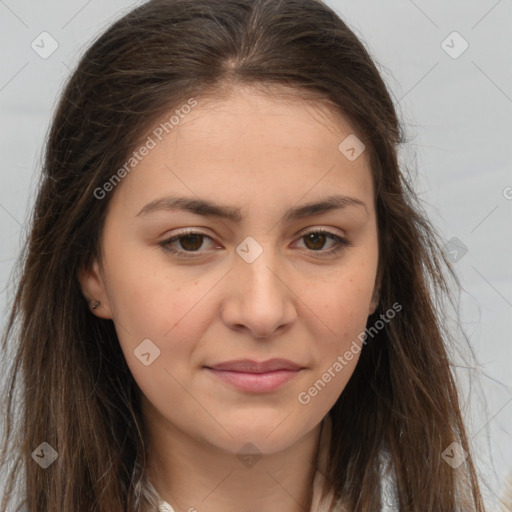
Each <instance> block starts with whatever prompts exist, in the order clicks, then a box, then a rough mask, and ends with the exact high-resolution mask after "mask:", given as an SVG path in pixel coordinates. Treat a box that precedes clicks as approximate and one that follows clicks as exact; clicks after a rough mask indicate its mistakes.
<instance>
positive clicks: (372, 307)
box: [368, 277, 381, 315]
mask: <svg viewBox="0 0 512 512" xmlns="http://www.w3.org/2000/svg"><path fill="white" fill-rule="evenodd" d="M380 284H381V283H380V277H378V278H377V279H376V283H375V287H374V288H373V295H372V300H371V301H370V307H369V308H368V313H369V314H370V315H373V313H375V311H376V309H377V307H378V305H379V301H380Z"/></svg>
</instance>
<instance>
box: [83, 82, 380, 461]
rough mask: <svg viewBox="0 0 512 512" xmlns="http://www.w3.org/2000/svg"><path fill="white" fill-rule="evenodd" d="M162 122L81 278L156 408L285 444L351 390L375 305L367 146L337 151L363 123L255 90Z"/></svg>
mask: <svg viewBox="0 0 512 512" xmlns="http://www.w3.org/2000/svg"><path fill="white" fill-rule="evenodd" d="M186 111H187V112H188V109H186ZM172 114H173V113H170V114H169V115H168V116H167V115H166V116H164V118H165V119H169V118H170V116H171V115H172ZM156 127H158V123H157V124H156V126H155V128H156ZM161 131H162V130H161V129H160V130H159V131H156V132H153V133H152V134H151V135H150V137H151V138H152V140H153V142H154V143H155V144H153V143H151V142H149V143H148V144H147V146H148V147H150V148H151V149H149V150H148V151H147V152H146V151H140V152H139V156H140V157H141V158H140V161H139V162H138V163H137V165H136V166H135V167H134V168H133V170H131V171H130V172H129V173H127V175H126V176H125V177H124V178H123V180H122V181H121V182H120V183H119V184H117V186H116V187H115V190H113V191H110V192H108V193H109V194H111V197H108V198H105V199H99V200H109V201H110V203H109V210H108V214H107V217H106V222H105V225H104V232H103V242H102V259H101V261H100V262H98V261H96V262H94V264H93V265H92V267H91V268H90V269H88V270H87V271H84V272H83V273H82V274H81V275H80V281H81V284H82V289H83V292H84V294H85V295H86V297H87V298H89V299H93V300H98V301H100V303H101V304H100V306H99V307H98V308H97V309H96V310H94V314H96V315H97V316H100V317H102V318H110V319H112V320H113V322H114V324H115V327H116V331H117V334H118V337H119V343H120V347H121V350H122V352H123V354H124V357H125V358H126V361H127V364H128V366H129V368H130V370H131V372H132V374H133V377H134V379H135V380H136V382H137V384H138V386H139V387H140V389H141V391H142V393H143V402H144V412H145V417H146V421H148V422H150V424H151V423H159V424H160V425H166V428H167V427H168V429H169V431H170V432H171V431H173V430H174V431H180V432H186V433H187V435H189V436H190V437H191V438H193V439H195V440H197V441H198V442H200V443H208V444H209V445H214V446H216V447H218V448H221V449H223V450H226V451H228V452H232V453H236V452H238V451H239V450H240V448H241V446H243V445H244V444H245V443H248V442H250V443H253V444H254V445H256V446H257V447H258V449H259V450H260V451H261V452H262V453H272V452H275V451H278V450H282V449H285V448H286V447H289V446H291V445H293V444H294V443H296V442H297V441H298V440H299V439H301V438H302V437H303V436H304V435H305V434H306V433H308V432H309V431H311V430H312V429H313V428H314V427H315V426H316V425H318V423H319V422H320V421H321V420H322V419H323V417H324V416H325V415H326V414H327V412H328V411H329V409H330V408H331V407H332V406H333V404H334V403H335V401H336V400H337V398H338V397H339V396H340V394H341V393H342V391H343V389H344V387H345V385H346V384H347V382H348V380H349V378H350V376H351V374H352V372H353V370H354V368H355V365H356V363H357V360H358V357H359V353H358V351H357V350H356V349H355V348H354V347H356V346H359V347H360V346H361V342H360V341H359V340H358V335H359V334H360V333H361V332H362V331H364V329H365V326H366V321H367V317H368V315H369V314H370V313H371V312H372V311H373V309H374V307H375V300H372V299H375V295H374V291H375V284H376V282H375V281H376V272H377V264H378V239H377V223H376V216H375V208H374V198H373V184H372V177H371V171H370V167H369V163H368V161H367V154H366V152H363V153H362V154H361V155H360V156H359V157H358V158H356V159H355V160H354V159H353V158H352V159H349V158H347V157H346V156H345V154H347V153H342V152H341V150H340V149H339V148H338V146H339V145H340V143H341V142H342V141H344V139H345V138H346V137H347V136H349V135H351V134H353V130H352V129H351V127H350V125H349V124H348V123H347V122H346V121H345V120H344V119H343V118H341V117H339V116H337V115H335V114H334V113H333V112H331V111H329V110H327V109H326V108H325V107H321V106H320V105H316V106H314V105H313V104H310V103H306V102H305V101H304V100H300V99H297V100H293V101H292V100H284V99H283V100H277V99H273V98H270V97H268V96H265V95H263V94H261V93H257V92H251V91H248V90H245V91H242V90H238V91H235V92H233V93H232V94H231V95H230V97H229V98H228V99H222V100H220V99H217V100H215V99H209V100H206V99H200V98H199V99H198V103H197V105H196V106H195V107H194V108H192V109H191V111H190V112H188V113H187V114H186V115H183V116H182V117H180V120H179V124H177V125H176V126H174V127H173V129H172V130H169V133H168V134H167V133H165V131H164V132H163V134H164V135H165V137H163V136H161V135H160V138H161V140H160V138H159V137H158V136H156V135H155V133H158V134H160V132H161ZM349 140H350V139H349ZM142 153H145V156H142V155H141V154H142ZM348 154H350V153H348ZM335 196H341V199H340V198H339V197H338V199H337V200H335V199H333V198H335ZM178 197H179V198H183V199H182V200H181V201H177V198H178ZM347 198H349V199H347ZM329 201H330V202H329ZM313 203H314V204H316V203H319V204H320V203H321V205H320V206H318V207H313V208H307V207H306V206H310V205H312V204H313ZM351 347H352V349H351ZM347 352H351V353H352V357H351V358H350V359H349V357H345V354H346V353H347ZM272 359H281V360H286V362H283V361H281V362H279V361H277V362H275V364H274V365H273V364H272V363H270V364H268V365H263V366H258V365H257V364H251V363H246V364H244V363H240V364H236V363H233V361H240V360H249V361H252V362H253V363H254V362H256V363H261V362H263V363H265V362H268V361H269V360H272ZM341 360H343V362H341ZM223 363H224V366H223ZM340 367H341V368H340ZM319 381H320V382H319ZM315 383H316V385H315Z"/></svg>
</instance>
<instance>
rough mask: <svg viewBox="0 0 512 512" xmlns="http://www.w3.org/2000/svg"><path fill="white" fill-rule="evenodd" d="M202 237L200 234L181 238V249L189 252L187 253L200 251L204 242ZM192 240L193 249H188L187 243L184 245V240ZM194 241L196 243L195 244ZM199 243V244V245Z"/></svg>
mask: <svg viewBox="0 0 512 512" xmlns="http://www.w3.org/2000/svg"><path fill="white" fill-rule="evenodd" d="M202 237H203V235H200V234H191V235H184V236H182V237H180V245H181V247H183V249H185V250H187V251H195V250H197V249H199V248H200V247H201V245H202V244H203V240H202ZM187 239H188V240H190V239H192V240H193V241H192V247H190V246H189V247H187V245H188V244H187V243H185V244H184V243H183V240H187ZM194 241H195V242H196V243H195V244H194ZM198 241H199V243H197V242H198Z"/></svg>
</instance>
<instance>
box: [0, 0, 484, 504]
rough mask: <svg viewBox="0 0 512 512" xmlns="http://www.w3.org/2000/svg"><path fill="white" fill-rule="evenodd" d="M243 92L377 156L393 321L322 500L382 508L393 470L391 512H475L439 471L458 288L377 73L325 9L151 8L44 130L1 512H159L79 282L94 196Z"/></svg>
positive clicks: (317, 5)
mask: <svg viewBox="0 0 512 512" xmlns="http://www.w3.org/2000/svg"><path fill="white" fill-rule="evenodd" d="M238 86H250V87H257V88H261V89H262V90H267V91H271V90H273V91H274V92H275V94H277V95H279V94H281V95H283V96H284V95H285V94H293V95H300V96H301V97H302V98H304V99H313V100H317V101H319V102H323V103H324V104H327V105H329V106H330V107H331V108H332V109H333V110H336V111H337V112H339V113H341V114H342V115H343V116H345V117H346V118H347V119H348V120H349V122H350V123H351V125H352V127H353V128H354V129H355V131H356V133H357V136H358V137H359V139H361V140H362V141H363V142H364V143H365V145H366V148H367V149H366V150H367V152H368V155H369V158H370V163H371V169H372V174H373V179H374V183H375V204H376V208H377V216H378V228H379V255H380V257H379V274H380V276H381V278H382V281H381V288H380V302H379V306H378V308H377V310H376V311H375V313H374V314H373V315H371V316H370V317H369V319H368V325H372V324H374V323H375V322H376V321H377V320H378V319H379V318H380V315H381V314H382V313H383V312H385V311H387V310H389V309H390V308H392V305H393V304H394V303H396V302H398V303H399V304H401V305H402V306H403V309H402V311H401V312H400V314H399V315H397V316H396V318H394V320H393V321H392V322H389V323H386V325H385V327H384V328H383V329H381V330H380V331H379V332H378V334H377V335H376V336H375V337H374V339H373V340H372V341H371V342H369V343H367V344H366V345H365V346H364V348H363V350H362V352H361V355H360V359H359V362H358V364H357V366H356V369H355V371H354V373H353V376H352V377H351V379H350V381H349V383H348V385H347V386H346V388H345V389H344V391H343V393H342V394H341V396H340V397H339V399H338V401H337V402H336V403H335V405H334V406H333V408H332V410H331V417H332V427H333V430H332V446H331V451H330V459H329V467H328V471H327V474H326V481H327V483H328V486H329V487H328V489H329V490H331V491H334V492H335V493H336V496H337V497H338V498H339V499H340V502H341V503H343V505H344V506H345V507H346V509H347V510H349V511H351V512H352V511H357V512H362V511H365V512H370V511H379V510H381V506H382V504H381V481H382V475H383V474H384V473H386V472H387V473H388V474H389V475H391V476H392V478H393V481H394V483H395V499H396V508H397V509H398V510H400V511H402V512H428V511H432V512H433V511H435V512H441V511H442V512H451V511H462V510H464V511H467V510H476V511H479V512H482V511H483V510H484V507H483V505H482V503H481V498H480V491H479V488H478V483H477V477H476V473H475V469H474V466H473V463H472V459H471V456H470V455H469V456H468V457H467V458H466V459H465V461H464V462H463V464H461V465H460V466H459V467H458V468H456V469H454V468H452V467H451V465H449V464H447V462H445V460H444V458H443V457H442V454H443V452H444V451H445V450H446V449H447V447H449V446H450V445H451V443H453V442H457V443H459V445H460V446H461V447H462V448H463V449H464V450H465V452H467V453H469V452H470V448H469V446H468V441H467V438H466V434H465V429H464V425H463V420H462V417H461V411H460V406H459V402H458V396H457V391H456V385H455V381H454V378H453V376H452V371H451V366H450V362H449V359H448V356H447V342H448V340H449V336H448V333H447V331H446V329H445V328H444V321H443V317H442V315H441V313H442V312H441V311H440V310H439V303H440V302H439V301H440V297H442V296H447V295H448V294H449V293H450V283H449V282H448V278H449V277H450V276H451V277H452V278H453V279H454V280H455V281H456V282H457V278H456V276H455V274H454V272H453V270H452V269H451V267H450V262H449V261H448V260H447V259H446V257H445V256H444V254H443V250H442V248H441V245H440V242H439V241H438V235H437V234H436V231H435V229H434V228H433V227H432V226H431V224H430V223H429V221H428V220H427V217H426V215H425V214H424V212H423V210H422V207H421V204H420V202H419V200H418V199H417V197H416V196H415V193H414V190H413V189H412V185H411V183H410V181H409V179H408V175H407V173H406V172H405V170H404V169H401V168H400V166H399V163H398V158H397V147H398V145H399V144H401V143H404V142H406V138H405V135H404V130H403V128H402V126H401V123H400V122H399V120H398V118H397V114H396V111H395V107H394V104H393V101H392V99H391V97H390V94H389V92H388V90H387V88H386V86H385V84H384V82H383V80H382V78H381V76H380V75H379V72H378V70H377V68H376V65H375V64H374V62H373V61H372V58H371V57H370V55H369V53H368V51H367V50H366V48H365V46H364V45H363V43H362V42H361V41H360V40H359V39H358V38H357V37H356V36H355V34H354V33H353V32H352V31H351V30H350V29H349V28H348V26H347V25H346V24H345V23H344V22H343V21H342V20H341V19H340V18H339V17H338V15H337V14H336V13H335V12H334V11H333V10H331V9H330V8H329V7H327V6H326V5H325V4H323V3H322V2H320V1H318V0H151V1H149V2H147V3H146V4H143V5H142V6H139V7H138V8H136V9H134V10H133V11H132V12H130V13H128V14H127V15H126V16H124V17H123V18H122V19H120V20H118V21H117V22H116V23H114V24H113V25H112V26H111V27H110V28H109V29H108V30H107V31H106V32H105V33H104V34H103V35H101V36H100V37H99V38H98V39H97V41H96V42H95V43H94V44H93V45H92V46H91V47H90V49H89V50H88V51H87V52H86V53H85V54H84V56H83V57H82V59H81V60H80V62H79V65H78V67H77V69H76V70H75V71H74V72H73V74H72V76H71V77H70V79H69V82H68V84H67V86H66V88H65V90H64V91H63V94H62V97H61V99H60V103H59V105H58V108H57V110H56V113H55V117H54V119H53V123H52V127H51V130H50V133H49V137H48V141H47V146H46V153H45V159H44V166H43V170H42V179H41V183H40V186H39V189H38V195H37V200H36V204H35V208H34V212H33V216H32V219H31V229H30V232H29V236H28V240H27V244H26V247H25V250H24V252H23V254H22V255H21V258H20V261H19V265H20V276H19V280H18V281H17V288H16V293H15V297H14V298H13V306H12V310H11V313H10V317H9V319H8V323H7V327H6V330H5V334H4V337H3V348H4V350H5V352H6V353H7V352H8V350H9V346H10V345H9V343H8V342H9V341H11V342H12V346H11V348H13V349H14V350H15V353H14V355H13V357H12V369H11V373H10V380H9V388H8V393H6V406H5V410H6V415H5V417H6V422H5V432H4V436H5V438H4V443H3V451H2V467H5V466H7V465H8V464H11V465H12V467H9V471H8V479H7V483H6V492H5V493H4V498H3V502H2V505H1V507H2V510H6V507H7V505H8V503H10V500H11V495H13V492H12V491H13V489H15V488H16V486H18V487H19V492H21V493H22V496H23V497H24V498H25V499H26V506H27V509H28V510H29V511H30V512H32V511H39V510H41V511H48V512H50V511H52V512H53V511H65V512H93V511H94V512H122V511H130V512H131V511H137V512H139V511H140V512H147V511H153V510H155V496H154V493H153V492H152V489H151V487H150V484H149V482H148V480H147V466H146V442H145V440H146V437H145V429H144V424H143V421H142V415H141V409H140V401H139V398H140V397H139V390H138V388H137V386H136V384H135V382H134V379H133V377H132V375H131V373H130V371H129V369H128V367H127V364H126V362H125V360H124V358H123V356H122V352H121V350H120V347H119V343H118V339H117V336H116V332H115V329H114V325H113V323H112V321H111V320H103V319H100V318H98V317H96V316H94V315H91V313H90V311H89V309H88V307H87V303H86V300H85V299H84V297H83V295H82V293H81V289H80V286H79V283H78V279H77V274H78V272H79V270H80V269H81V268H84V267H87V266H88V265H89V264H90V262H91V259H92V257H93V256H96V257H99V255H100V244H101V233H102V226H103V222H104V220H105V216H106V213H107V207H108V204H109V199H110V198H111V196H112V193H114V192H111V193H109V194H106V195H105V197H103V198H100V199H98V197H97V196H98V194H97V193H96V194H95V191H97V190H98V189H99V188H101V187H103V185H104V184H105V183H106V182H107V181H109V179H111V177H112V176H113V174H114V173H115V172H116V170H118V169H120V168H121V167H122V166H123V163H125V162H126V160H127V158H129V156H130V154H131V152H132V151H133V150H134V148H135V147H136V145H137V143H139V142H140V140H142V139H143V138H144V137H147V135H148V133H149V132H148V130H150V129H151V126H154V124H155V123H156V122H157V121H158V120H159V119H160V118H161V116H162V115H163V114H165V113H166V112H168V111H171V110H173V109H175V108H177V107H179V106H180V105H183V104H185V103H186V102H187V99H189V98H191V97H194V98H197V99H198V101H199V102H200V100H201V98H202V97H206V96H207V95H208V96H210V97H212V96H219V97H220V96H221V95H223V94H227V93H228V92H229V90H230V89H232V88H233V87H238ZM340 142H341V141H340ZM20 379H21V382H19V381H20ZM15 412H18V413H19V416H17V415H16V414H15ZM347 440H349V441H348V442H347ZM42 442H47V443H48V444H49V445H50V446H51V447H52V448H53V449H54V450H55V451H56V452H57V454H58V456H57V458H56V460H55V461H54V462H53V463H52V464H51V466H49V467H48V468H47V469H46V470H44V469H42V468H41V467H40V466H39V465H38V464H36V463H35V462H34V460H33V456H32V454H33V452H34V451H35V450H36V449H39V450H43V452H44V447H43V448H40V445H41V443H42ZM43 452H41V453H43ZM4 473H5V470H4ZM22 477H23V478H24V480H23V484H21V482H22V480H21V479H22Z"/></svg>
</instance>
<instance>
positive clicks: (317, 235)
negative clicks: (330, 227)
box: [306, 233, 325, 249]
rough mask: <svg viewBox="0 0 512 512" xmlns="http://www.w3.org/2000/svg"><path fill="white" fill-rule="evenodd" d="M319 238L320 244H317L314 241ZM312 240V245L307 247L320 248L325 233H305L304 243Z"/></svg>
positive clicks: (323, 241) (322, 244)
mask: <svg viewBox="0 0 512 512" xmlns="http://www.w3.org/2000/svg"><path fill="white" fill-rule="evenodd" d="M318 238H320V244H319V245H318V242H316V243H315V240H318ZM311 241H312V242H313V245H314V247H309V246H308V248H309V249H321V248H322V247H323V246H324V244H325V234H323V233H309V235H306V245H308V243H309V242H311Z"/></svg>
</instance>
